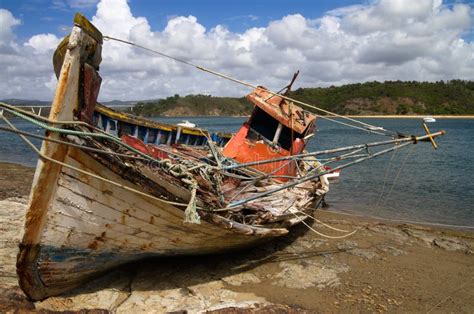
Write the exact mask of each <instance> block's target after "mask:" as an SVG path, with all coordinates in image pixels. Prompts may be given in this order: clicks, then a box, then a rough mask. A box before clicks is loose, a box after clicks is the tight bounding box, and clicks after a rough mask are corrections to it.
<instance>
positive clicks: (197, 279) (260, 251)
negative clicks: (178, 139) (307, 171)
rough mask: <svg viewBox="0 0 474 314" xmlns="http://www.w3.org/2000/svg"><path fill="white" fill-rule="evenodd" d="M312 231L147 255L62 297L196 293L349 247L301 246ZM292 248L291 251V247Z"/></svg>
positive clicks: (299, 229) (302, 229) (297, 229)
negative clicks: (266, 267) (192, 252)
mask: <svg viewBox="0 0 474 314" xmlns="http://www.w3.org/2000/svg"><path fill="white" fill-rule="evenodd" d="M310 233H311V232H310V230H308V228H307V227H305V226H302V225H298V226H295V227H293V228H292V232H291V233H290V234H288V235H286V236H284V237H282V238H278V239H273V240H270V241H268V242H266V243H264V244H262V245H261V246H259V247H257V248H244V249H240V250H234V251H230V252H223V253H220V254H212V255H197V256H176V257H149V258H145V259H142V260H139V261H135V262H130V263H127V264H125V265H121V266H118V267H116V268H114V269H113V270H111V271H109V272H107V273H105V274H102V275H101V276H100V277H98V278H97V279H94V280H93V281H90V282H89V283H86V284H85V285H83V286H80V287H78V288H75V289H73V290H71V291H69V292H67V293H64V294H62V295H60V296H59V297H61V298H68V297H74V296H77V295H81V294H91V293H95V292H98V291H101V290H105V289H112V290H121V291H125V292H131V291H132V290H133V291H162V290H171V289H181V290H182V292H183V293H192V291H190V289H189V288H188V287H191V286H196V285H200V284H206V283H208V282H212V281H216V280H222V279H223V278H227V277H231V276H234V275H239V274H244V273H247V272H249V271H252V270H255V269H256V268H257V267H259V266H261V265H263V264H270V263H280V262H286V261H295V260H305V259H310V258H314V257H319V256H323V257H325V256H330V255H333V254H338V253H342V252H345V251H346V250H347V249H345V248H341V249H333V248H332V249H328V248H323V247H317V248H306V247H304V246H301V245H298V242H299V241H298V240H300V239H302V238H307V237H308V236H311V234H310ZM290 247H291V250H288V248H290ZM224 281H225V280H224Z"/></svg>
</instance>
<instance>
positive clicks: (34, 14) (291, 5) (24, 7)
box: [0, 0, 474, 39]
mask: <svg viewBox="0 0 474 314" xmlns="http://www.w3.org/2000/svg"><path fill="white" fill-rule="evenodd" d="M414 1H416V0H414ZM75 2H76V3H75ZM370 2H371V1H357V0H325V1H317V0H291V1H290V0H273V1H268V0H240V1H236V0H235V1H218V0H200V1H193V0H130V1H129V5H130V7H131V9H132V11H133V12H134V13H135V14H136V15H139V16H146V17H147V18H148V21H149V22H150V25H151V26H152V28H154V29H162V28H164V27H165V26H166V23H167V20H168V19H169V18H171V17H173V16H188V15H193V16H196V17H197V18H198V20H199V22H200V23H201V24H202V25H203V26H205V27H206V28H208V29H209V28H212V27H214V26H216V25H219V24H220V25H225V26H226V27H228V28H229V30H231V31H233V32H242V31H245V30H246V29H248V28H250V27H264V26H266V25H268V23H269V22H270V21H273V20H277V19H280V18H282V17H284V16H286V15H288V14H295V13H303V14H304V16H305V17H306V18H309V19H315V18H318V17H320V16H322V15H323V14H324V13H325V12H328V11H330V10H333V9H336V8H340V7H345V6H350V5H357V4H362V5H363V4H369V3H370ZM372 2H373V1H372ZM443 3H444V4H445V5H447V6H452V5H453V4H454V3H466V4H468V5H471V6H472V5H473V4H474V1H472V0H450V1H444V2H443ZM95 6H96V1H94V0H77V1H69V4H68V1H64V0H63V1H61V0H57V1H53V0H28V1H24V0H0V7H2V8H5V9H8V10H9V11H10V12H12V13H13V14H14V15H15V16H17V17H20V18H21V20H22V24H21V25H19V26H17V30H16V31H17V35H18V36H19V38H20V39H22V38H23V39H24V38H28V37H31V36H32V35H34V34H37V33H53V34H61V33H67V27H69V25H70V22H71V18H72V16H73V14H74V13H75V12H81V13H83V14H84V15H86V16H87V17H89V18H90V17H92V16H93V15H94V13H95V10H96V8H95ZM473 32H474V31H473V30H472V29H471V31H470V32H466V33H464V34H463V37H466V38H470V39H472V38H473Z"/></svg>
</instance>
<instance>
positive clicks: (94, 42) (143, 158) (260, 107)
mask: <svg viewBox="0 0 474 314" xmlns="http://www.w3.org/2000/svg"><path fill="white" fill-rule="evenodd" d="M74 24H75V25H74V27H73V29H72V32H71V34H70V35H69V36H68V37H66V38H65V39H64V40H63V41H62V43H61V44H60V45H59V47H58V50H57V51H56V52H55V55H54V66H55V70H56V73H57V76H58V85H57V88H56V93H55V96H54V100H53V103H52V108H51V113H50V116H49V118H48V119H46V118H42V117H39V116H36V115H34V114H31V113H28V112H23V111H21V110H19V109H18V108H14V107H12V106H8V105H6V104H1V107H2V109H3V110H5V111H7V112H10V113H11V114H14V115H16V116H17V117H19V118H22V119H25V120H27V121H29V122H31V123H35V124H36V125H37V126H39V127H41V128H43V129H45V134H44V136H41V138H42V139H43V143H42V146H41V150H38V149H37V148H36V147H35V146H34V145H33V144H31V142H30V141H29V140H28V138H27V137H29V136H32V137H40V136H39V135H37V134H36V135H35V134H29V133H27V132H23V131H21V130H18V129H17V128H16V127H15V126H14V124H13V123H11V122H9V120H8V119H6V118H5V117H2V118H3V119H4V120H5V121H6V122H7V123H8V125H9V126H10V128H9V129H8V130H7V129H6V128H2V130H6V131H10V132H14V133H17V134H19V135H20V136H21V137H22V138H23V139H24V140H25V141H26V143H27V144H28V145H30V146H31V148H32V149H34V150H35V151H36V152H37V153H38V155H39V160H38V164H37V168H36V173H35V176H34V181H33V185H32V189H31V193H30V198H29V204H28V207H27V213H26V222H25V232H24V237H23V239H22V242H21V244H20V250H19V254H18V260H17V273H18V277H19V283H20V286H21V288H22V289H23V291H24V292H25V293H26V294H27V295H28V296H29V297H30V298H31V299H33V300H41V299H44V298H47V297H49V296H52V295H57V294H60V293H62V292H65V291H68V290H70V289H72V288H74V287H76V286H77V285H79V284H81V283H83V282H84V281H87V280H89V279H91V278H93V277H95V276H97V274H99V273H102V272H104V271H106V270H108V269H110V268H112V267H115V266H118V265H121V264H124V263H126V262H130V261H134V260H137V259H140V258H144V257H150V256H170V255H184V254H186V255H191V254H208V253H215V252H222V251H225V250H230V249H236V248H242V247H246V246H250V245H256V244H258V243H261V242H263V241H267V240H269V239H272V238H275V237H279V236H283V235H285V234H287V233H288V232H289V228H290V227H291V226H293V225H295V224H298V223H300V222H303V223H305V222H304V220H305V219H307V218H308V217H312V216H311V214H312V208H315V207H317V206H318V204H319V202H321V201H322V199H323V197H324V195H325V194H326V193H327V191H328V189H329V186H328V181H327V178H326V177H325V175H327V174H328V173H330V172H333V171H338V170H340V169H342V168H344V167H348V166H350V165H353V164H357V163H359V162H362V161H364V160H367V159H370V158H374V157H376V156H379V155H382V154H384V153H387V152H389V151H392V150H395V149H399V148H402V147H404V146H406V145H409V144H413V143H416V142H418V141H423V140H430V141H433V138H434V137H436V136H439V135H441V132H438V133H433V134H431V133H430V134H427V135H425V136H421V137H403V136H402V137H399V138H396V139H390V140H388V141H384V142H376V143H371V144H361V145H355V146H351V147H345V148H338V149H334V150H327V151H320V152H307V151H306V150H305V148H306V145H307V143H308V141H309V139H310V138H311V136H312V135H313V134H314V127H315V122H316V118H317V115H316V114H314V113H311V112H309V111H307V110H304V109H302V108H301V107H300V106H298V105H296V104H295V102H296V101H291V100H289V98H288V97H287V95H286V94H279V93H274V92H271V91H269V90H268V89H266V88H264V87H256V88H254V89H253V91H252V92H251V93H250V94H249V95H248V96H247V99H248V100H249V101H250V102H251V103H252V104H254V111H253V113H252V115H251V117H250V118H249V119H248V121H246V122H245V123H244V124H243V125H242V127H241V129H240V130H239V131H238V132H237V133H236V134H235V135H234V136H232V137H230V136H228V135H225V134H211V133H209V132H207V131H206V130H202V129H199V128H195V127H191V126H189V125H174V126H170V125H165V124H160V123H156V122H153V121H149V120H145V119H142V118H139V117H134V116H132V115H130V114H125V113H120V112H115V111H113V110H111V109H109V108H107V107H104V106H101V105H99V104H97V96H98V94H99V89H100V84H101V77H100V75H99V73H98V70H99V64H100V62H101V46H102V41H103V36H102V34H101V33H100V32H99V30H97V29H96V28H95V27H94V26H93V25H92V24H91V23H90V22H89V21H87V20H86V19H85V18H84V17H83V16H81V15H79V14H77V15H76V17H75V19H74ZM290 85H291V84H290ZM288 89H289V87H288ZM433 143H434V141H433ZM389 144H393V147H391V148H389V149H385V150H382V151H378V152H376V153H372V152H368V148H369V147H378V146H382V145H389ZM364 150H367V153H366V154H362V153H361V152H363V151H364ZM334 153H338V154H339V155H337V156H335V157H330V158H328V159H327V160H329V161H327V162H326V163H325V164H324V165H323V164H321V163H320V161H318V159H316V156H319V155H321V154H334ZM340 153H343V154H340ZM344 160H346V161H347V160H350V161H349V162H348V163H346V164H342V165H339V166H336V167H334V168H332V170H327V168H324V166H325V165H326V164H328V163H330V162H336V161H337V162H340V161H344Z"/></svg>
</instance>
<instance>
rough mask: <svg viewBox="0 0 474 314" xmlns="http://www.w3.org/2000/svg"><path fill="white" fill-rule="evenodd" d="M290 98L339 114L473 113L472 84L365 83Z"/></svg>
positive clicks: (299, 93) (296, 93) (304, 91)
mask: <svg viewBox="0 0 474 314" xmlns="http://www.w3.org/2000/svg"><path fill="white" fill-rule="evenodd" d="M290 96H291V97H293V98H295V99H298V100H301V101H304V102H308V103H310V104H314V105H317V106H319V107H321V108H324V109H327V110H330V111H333V112H336V113H339V114H350V115H360V114H364V115H371V114H399V115H406V114H439V115H444V114H447V115H449V114H451V115H460V114H474V81H462V80H452V81H448V82H443V81H440V82H434V83H431V82H415V81H412V82H401V81H386V82H383V83H381V82H367V83H362V84H349V85H343V86H339V87H334V86H331V87H328V88H300V89H298V90H295V91H294V92H292V93H291V95H290Z"/></svg>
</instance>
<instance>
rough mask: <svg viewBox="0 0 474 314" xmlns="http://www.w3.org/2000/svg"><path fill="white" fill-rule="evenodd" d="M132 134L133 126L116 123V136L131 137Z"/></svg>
mask: <svg viewBox="0 0 474 314" xmlns="http://www.w3.org/2000/svg"><path fill="white" fill-rule="evenodd" d="M131 134H133V125H131V124H128V123H125V122H119V123H118V135H119V136H122V135H131Z"/></svg>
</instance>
